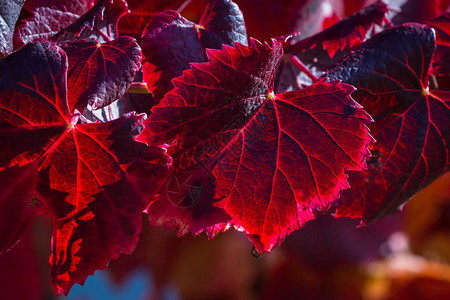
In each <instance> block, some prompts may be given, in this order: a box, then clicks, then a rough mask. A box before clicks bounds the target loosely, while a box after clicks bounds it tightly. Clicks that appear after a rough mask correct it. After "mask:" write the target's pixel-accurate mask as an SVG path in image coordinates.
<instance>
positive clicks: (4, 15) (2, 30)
mask: <svg viewBox="0 0 450 300" xmlns="http://www.w3.org/2000/svg"><path fill="white" fill-rule="evenodd" d="M24 2H25V0H0V58H1V57H2V56H4V55H7V54H9V53H10V52H11V51H12V50H13V34H14V27H15V26H16V22H17V19H18V17H19V13H20V10H21V9H22V6H23V3H24Z"/></svg>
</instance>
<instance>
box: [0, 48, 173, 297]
mask: <svg viewBox="0 0 450 300" xmlns="http://www.w3.org/2000/svg"><path fill="white" fill-rule="evenodd" d="M25 61H26V62H28V63H26V64H25V63H24V62H25ZM18 66H19V67H18ZM67 68H68V63H67V58H66V55H65V53H64V51H63V50H61V48H59V47H58V46H56V45H54V44H52V43H50V42H48V41H37V42H34V43H32V44H28V45H26V46H24V47H23V48H21V49H20V50H18V51H16V52H14V53H13V54H12V55H10V56H8V57H6V58H4V59H3V60H1V61H0V121H1V123H2V124H6V123H7V124H6V125H4V126H2V130H0V139H1V143H2V145H4V147H2V149H1V152H0V154H1V156H0V157H2V159H1V164H0V166H1V168H0V177H1V178H8V180H7V182H6V183H5V182H3V181H2V185H1V188H2V195H4V196H3V198H2V199H1V202H0V203H1V206H2V208H4V207H5V206H7V205H13V204H12V203H9V204H8V202H7V201H11V200H14V201H17V204H14V205H15V206H17V207H19V211H18V212H16V213H17V214H19V216H18V218H17V219H16V222H17V223H13V224H12V226H13V228H22V227H23V224H22V222H21V221H26V222H29V220H28V219H27V220H24V218H26V216H27V211H28V210H29V209H30V208H29V202H30V200H31V198H30V195H31V194H33V195H35V196H36V198H37V199H38V200H39V201H40V202H42V203H43V206H42V207H40V208H39V209H40V210H41V211H44V212H47V213H49V214H50V215H51V216H52V218H53V224H54V229H53V238H52V241H53V243H52V244H53V245H52V248H53V253H52V257H51V265H52V271H51V272H52V283H53V286H54V289H55V291H56V292H57V293H65V294H67V292H68V291H69V289H70V288H71V286H72V285H73V284H74V283H83V282H84V281H85V279H86V277H87V276H88V275H90V274H93V272H94V271H95V270H97V269H102V268H104V267H105V266H106V265H107V263H108V262H109V260H110V259H114V258H117V257H118V255H119V254H120V253H122V252H123V253H130V252H131V251H132V250H133V248H134V247H135V245H136V243H137V238H138V234H139V231H140V226H141V219H140V214H141V212H142V210H143V209H144V208H145V206H146V205H147V204H148V200H147V197H143V196H142V195H149V197H151V195H152V193H153V190H154V189H155V188H156V186H157V182H158V180H159V176H160V175H161V174H162V172H164V171H165V170H166V169H167V168H168V165H169V163H170V159H169V158H168V157H166V156H165V150H163V149H160V148H156V147H147V146H146V145H144V144H141V143H138V142H135V141H134V140H133V136H135V135H137V134H138V133H139V131H140V129H141V125H140V123H141V122H142V121H143V120H144V116H142V115H135V114H132V113H130V114H127V115H124V116H122V117H121V118H119V119H117V120H115V121H111V122H106V123H92V124H84V125H83V124H77V120H78V116H77V115H73V116H70V115H69V108H68V104H67V100H66V97H67V95H66V78H67ZM23 139H24V140H23ZM28 139H30V140H28ZM30 141H39V144H38V147H36V146H35V145H34V144H33V143H32V142H30ZM36 171H37V173H38V174H37V176H38V178H37V179H35V175H34V174H35V172H36ZM8 182H9V183H10V184H8V186H5V184H7V183H8ZM23 186H27V188H24V189H23V190H21V189H20V188H21V187H23ZM12 192H17V193H16V194H15V196H20V198H18V199H17V198H16V199H12V197H11V196H9V194H11V193H12ZM24 207H25V208H24ZM0 212H1V213H2V217H1V218H0V219H1V220H4V219H5V216H4V215H5V214H9V213H10V211H9V210H1V211H0ZM2 238H4V236H2ZM6 238H8V237H6ZM0 244H1V245H2V246H4V245H6V246H10V244H11V243H10V242H9V241H6V243H5V242H3V241H2V243H0Z"/></svg>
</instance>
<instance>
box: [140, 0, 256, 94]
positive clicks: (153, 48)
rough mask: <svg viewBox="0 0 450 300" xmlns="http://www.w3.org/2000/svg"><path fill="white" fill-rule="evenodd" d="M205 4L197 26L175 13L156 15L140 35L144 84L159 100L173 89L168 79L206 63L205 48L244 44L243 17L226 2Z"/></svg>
mask: <svg viewBox="0 0 450 300" xmlns="http://www.w3.org/2000/svg"><path fill="white" fill-rule="evenodd" d="M212 3H213V4H208V6H207V7H206V10H205V13H204V14H203V17H202V19H201V20H200V24H199V25H196V24H195V23H193V22H191V21H188V20H186V19H185V18H183V17H182V16H181V15H180V14H179V13H177V12H176V11H171V10H170V11H165V12H162V13H160V14H158V15H156V16H155V17H154V18H153V19H152V20H151V21H150V22H149V23H148V24H147V26H146V27H145V30H144V32H143V33H142V53H143V55H144V57H145V60H144V66H143V71H144V81H145V82H146V83H147V86H148V89H149V91H151V92H153V94H154V97H155V100H156V101H159V100H161V99H162V97H164V95H165V93H167V92H168V91H169V90H171V89H172V88H173V85H172V83H171V80H172V79H173V78H174V77H176V76H180V75H181V74H182V73H183V71H184V70H186V69H188V68H189V63H191V62H203V61H206V52H205V49H206V48H214V49H219V48H220V47H221V46H222V44H224V43H225V44H229V45H232V44H233V42H240V43H243V44H247V34H246V30H245V24H244V18H243V16H242V13H241V11H240V10H239V8H238V6H237V5H236V4H235V3H233V2H232V1H230V0H217V1H213V2H212Z"/></svg>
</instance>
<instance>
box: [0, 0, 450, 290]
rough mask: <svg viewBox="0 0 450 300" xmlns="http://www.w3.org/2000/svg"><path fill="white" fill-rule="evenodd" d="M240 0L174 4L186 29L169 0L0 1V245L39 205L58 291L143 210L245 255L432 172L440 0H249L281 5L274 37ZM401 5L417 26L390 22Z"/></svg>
mask: <svg viewBox="0 0 450 300" xmlns="http://www.w3.org/2000/svg"><path fill="white" fill-rule="evenodd" d="M236 2H237V3H238V4H241V3H240V1H236ZM242 2H243V3H242V9H243V11H244V13H242V12H241V10H240V9H239V7H238V5H237V4H236V3H234V2H232V1H231V0H211V1H207V3H206V6H204V4H203V2H202V1H197V2H196V1H193V3H191V6H194V8H196V9H198V8H199V7H201V8H202V9H203V8H204V12H203V15H202V17H201V18H200V20H199V22H198V24H196V23H194V22H192V21H189V20H187V19H186V18H184V17H183V16H181V15H180V13H179V12H177V11H175V10H164V9H167V8H179V10H180V11H181V10H182V9H183V8H184V7H185V4H186V3H184V1H176V0H174V1H148V2H145V1H142V2H140V1H138V2H137V3H134V2H133V1H130V7H131V8H132V9H134V10H132V11H131V13H129V10H128V6H127V3H126V2H125V1H124V0H99V1H97V2H96V3H94V1H91V0H78V1H68V0H64V1H42V0H27V1H26V2H24V1H19V0H17V1H8V0H0V28H1V34H0V55H2V56H4V58H3V59H1V60H0V141H1V144H2V149H1V150H0V152H1V156H0V178H1V180H0V190H1V194H0V214H1V217H0V237H1V238H0V252H5V251H7V250H8V249H10V248H11V247H12V246H13V245H14V244H16V243H17V241H18V240H19V239H20V237H21V236H22V234H23V232H24V231H25V230H26V229H27V228H28V227H29V225H30V224H31V223H32V222H33V220H34V219H35V217H36V216H38V215H40V214H48V215H50V216H51V217H52V220H53V226H54V227H53V236H52V255H51V258H50V264H51V277H52V278H51V280H52V284H53V287H54V289H55V291H56V292H57V293H58V294H61V293H64V294H67V293H68V291H69V290H70V288H71V287H72V286H73V284H75V283H81V284H82V283H83V282H84V281H85V279H86V277H87V276H88V275H90V274H92V273H93V272H94V271H95V270H97V269H103V268H104V267H105V266H106V265H107V264H108V262H109V261H110V260H111V259H115V258H117V257H118V256H119V255H120V253H131V252H132V251H133V250H134V247H135V246H136V243H137V241H138V235H139V232H140V230H141V213H142V212H145V213H146V214H147V215H148V218H149V220H150V222H151V224H152V225H162V226H164V227H165V228H167V229H174V230H176V231H177V232H178V234H179V235H183V234H186V233H188V232H191V233H192V234H194V235H197V234H199V233H201V232H206V234H207V235H208V236H209V237H213V236H214V235H215V234H216V233H218V232H221V231H225V230H227V229H229V228H231V227H234V228H236V229H237V230H239V231H242V232H244V233H245V234H246V235H247V236H248V238H249V239H250V240H251V242H252V243H253V244H254V246H255V248H256V250H257V252H259V253H263V252H269V251H271V250H272V249H273V247H274V246H276V245H278V244H280V243H281V242H282V241H283V240H284V239H285V237H286V236H287V235H289V234H290V233H291V232H292V231H294V230H297V229H299V228H301V227H302V226H303V225H304V224H305V223H306V222H308V221H310V220H313V219H315V218H316V217H317V216H318V215H319V214H321V213H324V212H326V211H327V210H329V209H333V210H334V211H335V216H337V217H344V216H345V217H352V218H361V220H362V223H368V222H371V221H374V220H377V219H380V218H382V217H384V216H386V215H388V214H391V213H393V212H395V211H397V210H398V209H399V208H401V206H402V205H403V204H404V203H405V202H406V201H407V200H408V199H409V198H410V197H411V196H412V195H414V194H415V193H416V192H418V191H419V190H421V189H422V188H424V187H425V186H427V185H428V184H429V183H431V182H432V181H433V180H434V179H436V178H437V177H439V176H440V175H441V174H443V173H445V172H447V171H448V170H449V161H450V159H449V148H450V126H449V121H450V110H449V108H450V107H449V106H450V92H448V90H450V86H449V84H448V80H447V81H446V78H448V76H449V70H450V69H449V68H448V61H446V57H448V53H449V48H448V47H449V38H448V37H449V35H450V31H449V15H448V14H445V13H444V14H442V15H441V16H439V17H437V18H435V19H432V17H435V16H438V15H439V13H440V12H441V11H444V10H445V9H444V8H446V7H444V6H445V5H444V3H443V1H442V3H438V2H436V3H435V2H433V1H431V2H429V3H428V4H426V5H425V4H423V3H422V2H420V1H419V2H418V1H406V4H404V5H403V6H402V8H403V9H402V10H398V9H395V13H394V12H391V13H389V12H390V6H389V5H388V4H386V3H384V2H375V3H373V4H372V5H370V6H368V7H366V8H364V9H362V10H360V11H358V12H356V13H354V14H353V15H351V16H349V17H347V18H344V19H342V20H340V21H338V19H339V18H340V17H342V16H345V13H343V12H340V11H338V9H337V8H338V7H346V8H349V7H351V4H349V3H351V1H343V0H339V1H337V0H336V1H318V0H315V1H313V0H311V1H303V0H302V1H287V2H288V3H283V1H269V0H265V1H261V2H267V3H261V4H259V6H262V7H269V8H270V7H271V6H273V5H275V4H274V3H275V2H277V5H278V10H277V9H274V10H273V12H274V14H276V13H280V11H281V13H283V14H286V12H287V11H286V10H290V11H291V14H290V15H289V16H287V15H286V18H285V20H286V21H285V23H286V24H283V25H282V26H283V27H282V28H281V30H284V32H281V33H280V34H288V35H285V36H278V37H273V36H270V35H269V36H264V32H258V31H257V29H252V28H258V26H255V24H258V23H260V22H261V20H260V19H258V18H255V17H254V14H252V12H249V13H247V11H248V5H249V4H248V3H247V4H244V3H246V2H244V1H242ZM247 2H251V1H247ZM280 2H281V3H280ZM409 2H411V3H409ZM416 2H418V3H422V4H421V5H425V6H426V7H427V8H429V7H430V6H432V5H434V6H433V10H432V13H430V14H429V16H426V17H425V19H420V21H422V22H428V25H426V24H423V23H422V24H419V23H404V22H405V21H416V20H417V18H415V17H414V16H412V17H411V16H410V15H408V14H407V12H409V11H410V10H408V9H406V8H408V7H410V6H414V5H416V6H417V5H419V4H418V3H416ZM265 4H267V5H265ZM283 4H285V5H284V6H283ZM319 4H320V5H319ZM331 4H335V5H333V6H331ZM437 4H440V5H441V6H438V5H437ZM280 5H282V8H281V6H280ZM353 5H354V3H353ZM259 6H258V7H259ZM246 7H247V8H246ZM254 7H255V6H253V8H254ZM324 7H326V8H328V9H325V8H324ZM330 7H334V10H333V9H331V10H330ZM312 8H315V9H316V11H315V13H317V16H319V15H320V18H319V17H317V16H314V18H313V19H314V20H312V19H311V16H309V18H310V21H309V22H310V24H308V21H307V20H308V19H307V18H306V17H305V19H304V20H302V21H301V22H296V20H298V18H299V17H302V16H306V14H305V13H304V12H305V11H311V9H312ZM430 10H431V9H428V10H426V11H430ZM250 11H252V10H250ZM143 12H145V13H143ZM293 12H295V13H293ZM404 12H405V13H404ZM253 13H254V11H253ZM388 13H389V14H388ZM127 14H128V15H127ZM244 16H250V17H248V18H247V17H246V19H245V20H244ZM136 17H137V19H138V20H139V22H133V20H135V19H136ZM133 18H134V19H133ZM120 20H124V22H123V23H119V21H120ZM130 20H131V21H130ZM319 20H323V24H320V22H319ZM289 22H291V23H292V24H296V25H295V26H294V25H292V24H288V23H289ZM333 23H334V24H333ZM140 24H141V25H142V24H144V25H145V28H144V29H143V32H142V38H141V42H140V43H138V42H137V41H136V40H135V39H134V38H132V37H129V36H127V35H125V34H124V33H127V34H130V35H141V32H140V31H141V30H142V26H141V27H140V26H139V25H140ZM324 24H325V25H330V24H333V25H331V26H330V27H328V28H327V29H323V26H324ZM393 24H398V25H396V26H394V25H393ZM308 25H309V27H308ZM312 25H314V26H316V27H320V28H319V29H318V30H316V32H317V31H318V33H316V34H314V35H310V36H309V37H306V38H303V37H302V35H301V34H300V35H299V34H297V33H295V31H296V30H298V29H303V28H311V26H312ZM298 26H300V27H298ZM137 28H138V29H137ZM433 28H434V29H433ZM251 29H252V30H254V34H255V35H256V36H257V37H259V38H261V39H269V38H272V39H271V41H270V43H267V42H260V41H258V40H256V39H254V38H252V37H249V35H250V36H253V31H252V30H251ZM275 29H276V28H275ZM275 29H273V30H274V31H275V32H277V31H276V30H275ZM322 29H323V30H322ZM136 30H138V32H136ZM377 31H381V32H380V33H378V34H376V32H377ZM435 32H437V38H436V34H435ZM270 34H273V33H272V32H270ZM289 34H291V35H289ZM436 45H437V46H436ZM141 64H142V66H141ZM142 78H143V81H144V82H145V84H144V83H142V82H140V81H141V79H142ZM429 82H434V84H433V85H431V86H429ZM438 85H439V87H440V89H438ZM146 88H148V91H150V93H149V92H147V89H146ZM446 90H447V91H446ZM126 91H128V92H126ZM136 92H141V93H142V92H143V94H139V93H136ZM369 129H370V133H369Z"/></svg>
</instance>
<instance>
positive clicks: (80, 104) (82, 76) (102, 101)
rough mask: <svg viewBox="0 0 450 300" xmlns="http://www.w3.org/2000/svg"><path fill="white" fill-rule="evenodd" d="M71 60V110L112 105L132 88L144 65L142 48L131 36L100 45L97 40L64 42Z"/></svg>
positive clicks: (69, 76) (62, 45)
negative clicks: (136, 75)
mask: <svg viewBox="0 0 450 300" xmlns="http://www.w3.org/2000/svg"><path fill="white" fill-rule="evenodd" d="M60 46H61V47H62V48H63V49H64V50H65V51H66V53H67V56H68V59H69V71H68V80H67V81H68V86H69V89H68V97H69V99H68V102H69V107H70V111H72V110H73V109H74V108H76V109H78V110H79V111H83V110H84V109H85V108H86V106H87V105H88V104H89V105H90V106H92V108H93V109H97V108H101V107H104V106H106V105H109V104H110V103H112V102H113V101H115V100H116V99H118V98H120V97H121V96H122V95H123V94H124V93H125V91H126V90H127V89H128V88H129V87H130V85H131V82H132V81H133V78H134V75H135V74H136V71H137V70H139V68H140V66H141V62H140V61H141V48H140V47H139V45H138V44H137V43H136V42H135V41H134V40H133V39H132V38H130V37H120V38H118V39H117V40H114V41H111V42H108V43H104V44H99V43H98V42H97V41H96V40H95V39H84V40H76V41H72V42H66V43H62V44H61V45H60Z"/></svg>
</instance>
